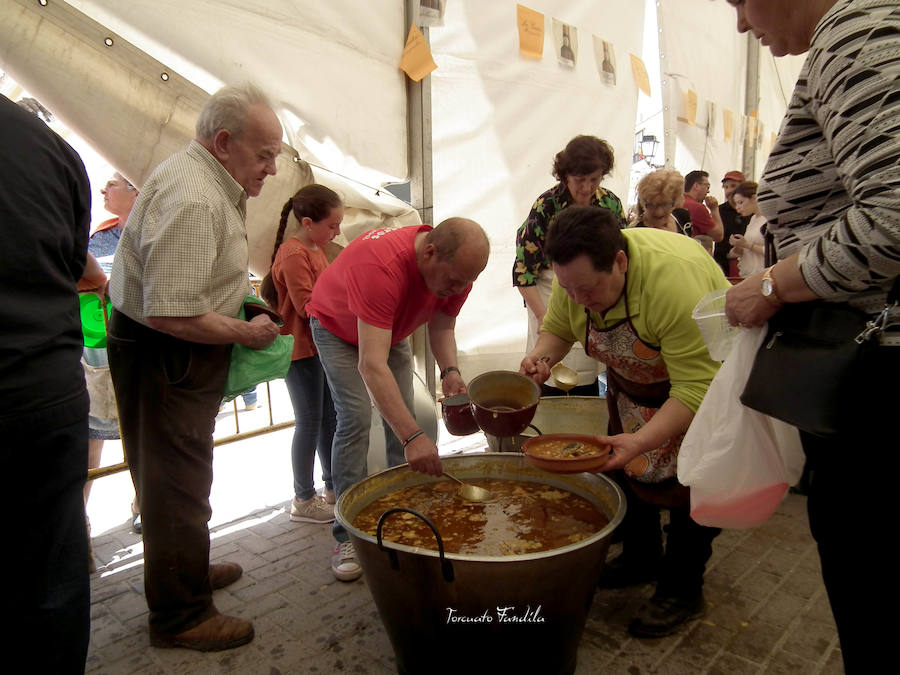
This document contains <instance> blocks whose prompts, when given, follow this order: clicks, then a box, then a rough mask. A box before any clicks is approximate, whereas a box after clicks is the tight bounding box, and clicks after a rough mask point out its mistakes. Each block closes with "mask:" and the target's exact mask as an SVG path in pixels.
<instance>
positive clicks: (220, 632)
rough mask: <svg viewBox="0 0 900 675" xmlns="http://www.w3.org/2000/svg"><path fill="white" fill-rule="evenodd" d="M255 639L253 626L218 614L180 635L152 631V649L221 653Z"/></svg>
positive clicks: (232, 617) (233, 617)
mask: <svg viewBox="0 0 900 675" xmlns="http://www.w3.org/2000/svg"><path fill="white" fill-rule="evenodd" d="M252 639H253V624H252V623H250V622H249V621H245V620H244V619H239V618H237V617H236V616H226V615H225V614H216V615H215V616H213V617H211V618H209V619H207V620H206V621H204V622H203V623H201V624H198V625H196V626H194V627H193V628H190V629H188V630H186V631H184V632H183V633H179V634H178V635H158V634H154V633H153V631H152V630H151V631H150V646H151V647H167V648H168V647H182V648H184V649H196V650H197V651H199V652H219V651H222V650H224V649H234V648H235V647H240V646H241V645H245V644H247V643H248V642H250V640H252Z"/></svg>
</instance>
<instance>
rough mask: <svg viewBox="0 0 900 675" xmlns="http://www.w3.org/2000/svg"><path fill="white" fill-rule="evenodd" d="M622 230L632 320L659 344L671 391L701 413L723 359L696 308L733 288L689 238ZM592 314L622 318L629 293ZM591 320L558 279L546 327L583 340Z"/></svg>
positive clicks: (601, 322)
mask: <svg viewBox="0 0 900 675" xmlns="http://www.w3.org/2000/svg"><path fill="white" fill-rule="evenodd" d="M622 234H623V235H624V236H625V240H626V241H627V242H628V251H627V254H628V273H627V285H626V289H625V292H626V293H627V295H628V309H629V311H630V313H631V323H632V325H633V326H634V329H635V330H636V331H637V334H638V335H639V336H640V338H641V339H642V340H643V341H644V342H646V343H647V344H649V345H651V346H654V347H657V348H659V349H660V351H661V353H662V358H663V361H664V362H665V364H666V369H667V370H668V372H669V380H670V383H671V391H670V393H669V396H671V397H672V398H676V399H678V400H679V401H681V402H682V403H684V404H685V405H686V406H687V407H688V408H690V409H691V410H692V411H693V412H697V408H699V407H700V402H701V401H702V400H703V396H704V395H705V394H706V390H707V389H708V388H709V383H710V382H711V381H712V378H713V377H714V376H715V374H716V372H717V371H718V370H719V365H720V364H719V363H718V362H717V361H713V360H712V359H711V358H710V356H709V352H708V351H707V349H706V343H704V342H703V338H702V337H701V336H700V329H699V328H698V326H697V322H696V321H694V319H693V318H692V317H691V311H693V309H694V307H695V306H696V304H697V302H698V301H699V300H700V299H701V298H702V297H703V296H704V295H706V294H707V293H709V292H710V291H712V290H715V289H717V288H729V287H730V286H729V283H728V281H727V280H726V279H725V276H724V275H723V274H722V270H721V269H720V268H719V266H718V265H717V264H716V261H715V260H714V259H713V257H712V256H711V255H709V254H708V253H707V252H706V251H705V250H704V249H703V247H702V246H700V244H698V243H697V242H695V241H694V240H693V239H690V238H689V237H685V236H684V235H681V234H675V233H673V232H663V231H662V230H656V229H651V228H640V229H629V230H623V232H622ZM591 318H592V319H593V321H594V323H595V324H596V326H597V327H598V328H601V329H603V328H609V327H611V326H613V325H614V324H616V323H618V322H620V321H623V320H624V319H625V318H626V314H625V299H624V295H623V297H621V298H619V301H618V302H617V303H616V304H615V305H613V306H612V307H611V308H610V309H608V310H607V311H606V313H605V314H596V313H593V312H592V313H591ZM586 324H587V317H586V316H585V313H584V307H583V306H581V305H578V304H576V303H575V302H574V301H573V300H572V299H571V298H569V296H568V295H566V292H565V291H564V290H563V289H562V288H561V287H560V286H559V284H558V283H557V281H556V280H555V279H554V280H553V291H552V293H551V295H550V304H549V306H548V307H547V314H546V316H545V317H544V323H543V325H542V327H541V329H542V330H544V331H546V332H548V333H552V334H553V335H556V336H558V337H560V338H562V339H563V340H565V341H566V342H576V341H579V342H581V341H583V340H584V336H585V330H586V327H587V325H586Z"/></svg>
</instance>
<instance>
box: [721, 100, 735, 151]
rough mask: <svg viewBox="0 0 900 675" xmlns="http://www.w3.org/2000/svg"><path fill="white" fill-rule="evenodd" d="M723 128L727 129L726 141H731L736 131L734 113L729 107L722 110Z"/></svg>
mask: <svg viewBox="0 0 900 675" xmlns="http://www.w3.org/2000/svg"><path fill="white" fill-rule="evenodd" d="M722 129H723V130H724V131H725V142H726V143H729V142H731V137H732V135H733V133H734V113H733V112H731V111H730V110H729V109H728V108H725V109H724V110H722Z"/></svg>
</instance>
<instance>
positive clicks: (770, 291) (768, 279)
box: [759, 265, 782, 305]
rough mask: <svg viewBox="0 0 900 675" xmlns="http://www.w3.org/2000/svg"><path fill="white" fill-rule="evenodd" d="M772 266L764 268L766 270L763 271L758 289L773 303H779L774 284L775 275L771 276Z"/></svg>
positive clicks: (779, 299)
mask: <svg viewBox="0 0 900 675" xmlns="http://www.w3.org/2000/svg"><path fill="white" fill-rule="evenodd" d="M772 267H774V265H773V266H772ZM772 267H768V268H766V271H765V272H764V273H763V276H762V283H761V284H760V287H759V291H760V293H762V296H763V297H764V298H765V299H766V300H768V301H769V302H771V303H772V304H773V305H781V304H782V302H781V298H779V297H778V287H777V286H776V285H775V277H773V276H772Z"/></svg>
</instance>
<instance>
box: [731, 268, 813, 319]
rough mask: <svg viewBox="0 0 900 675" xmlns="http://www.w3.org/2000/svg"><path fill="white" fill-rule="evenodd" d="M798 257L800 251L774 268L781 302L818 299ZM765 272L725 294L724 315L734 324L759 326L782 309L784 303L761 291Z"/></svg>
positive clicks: (748, 279) (753, 276) (776, 286)
mask: <svg viewBox="0 0 900 675" xmlns="http://www.w3.org/2000/svg"><path fill="white" fill-rule="evenodd" d="M798 259H799V254H797V253H795V254H794V255H792V256H790V257H788V258H785V259H784V260H779V261H778V262H777V263H776V264H775V266H774V267H773V268H772V278H773V279H774V280H775V289H776V291H777V293H778V299H779V300H780V301H781V302H809V301H811V300H818V299H819V296H817V295H816V294H815V293H813V292H812V291H811V290H810V288H809V286H807V285H806V281H805V280H804V279H803V274H801V272H800V266H799V264H798ZM763 274H765V270H763V271H762V272H757V273H756V274H754V275H752V276H749V277H747V278H746V279H744V280H743V281H742V282H741V283H739V284H738V285H737V286H732V287H731V288H729V289H728V292H727V293H726V294H725V316H726V317H728V322H729V323H730V324H731V325H732V326H737V325H744V326H760V325H762V324H764V323H765V322H766V321H768V320H769V318H770V317H771V316H772V315H773V314H775V312H777V311H778V310H779V309H781V305H779V304H776V303H774V302H772V301H770V300H767V299H766V298H765V297H763V294H762V292H761V291H760V288H761V285H762V278H763Z"/></svg>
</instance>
